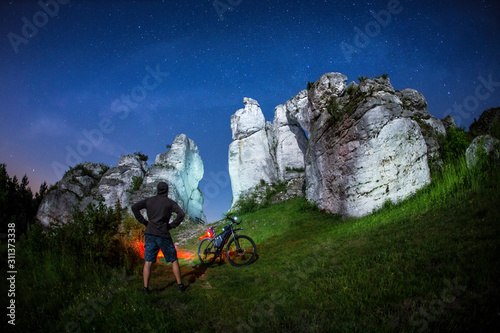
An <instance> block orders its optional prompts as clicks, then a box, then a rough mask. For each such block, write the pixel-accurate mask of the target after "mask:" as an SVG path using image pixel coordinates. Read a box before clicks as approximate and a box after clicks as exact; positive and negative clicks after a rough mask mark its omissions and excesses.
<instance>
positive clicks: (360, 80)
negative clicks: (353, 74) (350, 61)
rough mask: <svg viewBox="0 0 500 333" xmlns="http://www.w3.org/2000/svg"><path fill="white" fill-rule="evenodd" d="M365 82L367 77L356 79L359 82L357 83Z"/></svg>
mask: <svg viewBox="0 0 500 333" xmlns="http://www.w3.org/2000/svg"><path fill="white" fill-rule="evenodd" d="M365 80H368V77H367V76H360V77H358V81H359V83H361V82H363V81H365Z"/></svg>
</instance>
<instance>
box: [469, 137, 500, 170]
mask: <svg viewBox="0 0 500 333" xmlns="http://www.w3.org/2000/svg"><path fill="white" fill-rule="evenodd" d="M481 150H482V153H483V154H486V155H487V156H491V157H493V158H494V159H495V160H496V161H497V162H498V161H499V159H500V140H498V139H496V138H494V137H492V136H491V135H488V134H486V135H481V136H478V137H476V138H475V139H474V140H473V141H472V143H471V144H470V146H469V148H467V150H466V151H465V159H466V162H467V167H469V168H472V167H473V166H475V165H476V163H477V161H478V155H479V154H480V151H481Z"/></svg>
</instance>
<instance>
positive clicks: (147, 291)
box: [142, 287, 150, 295]
mask: <svg viewBox="0 0 500 333" xmlns="http://www.w3.org/2000/svg"><path fill="white" fill-rule="evenodd" d="M149 292H150V291H149V288H147V287H144V288H143V289H142V293H143V294H144V295H147V294H149Z"/></svg>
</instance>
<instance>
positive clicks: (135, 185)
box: [127, 176, 144, 193]
mask: <svg viewBox="0 0 500 333" xmlns="http://www.w3.org/2000/svg"><path fill="white" fill-rule="evenodd" d="M143 180H144V177H139V176H132V184H131V185H130V188H129V189H128V190H127V191H128V192H129V193H134V192H135V191H137V190H138V189H139V187H141V185H142V181H143Z"/></svg>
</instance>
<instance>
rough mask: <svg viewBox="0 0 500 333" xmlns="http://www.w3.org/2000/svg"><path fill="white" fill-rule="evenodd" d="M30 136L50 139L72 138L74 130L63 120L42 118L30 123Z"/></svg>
mask: <svg viewBox="0 0 500 333" xmlns="http://www.w3.org/2000/svg"><path fill="white" fill-rule="evenodd" d="M29 133H30V135H31V136H33V137H39V136H46V137H52V138H59V137H67V136H72V133H74V130H73V129H72V128H71V127H70V126H69V125H68V123H67V122H66V120H65V119H62V118H56V117H42V118H39V119H37V120H36V121H34V122H32V123H31V126H30V131H29Z"/></svg>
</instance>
